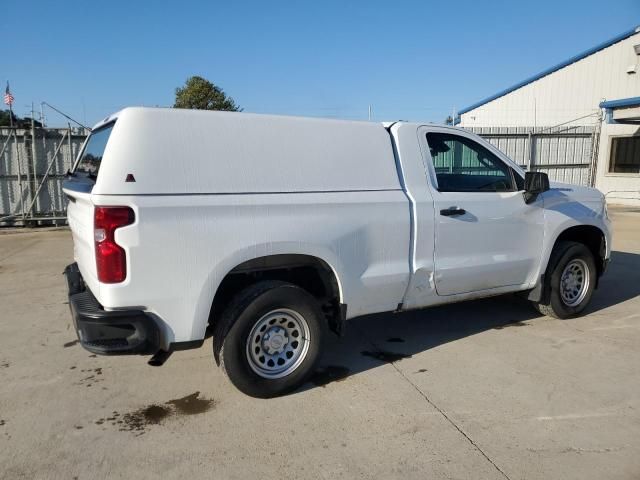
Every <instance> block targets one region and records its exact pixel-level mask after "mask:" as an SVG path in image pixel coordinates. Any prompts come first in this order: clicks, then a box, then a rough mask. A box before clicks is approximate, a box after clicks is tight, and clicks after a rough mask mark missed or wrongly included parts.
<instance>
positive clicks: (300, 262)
mask: <svg viewBox="0 0 640 480" xmlns="http://www.w3.org/2000/svg"><path fill="white" fill-rule="evenodd" d="M262 280H281V281H285V282H289V283H293V284H294V285H297V286H299V287H300V288H303V289H305V290H306V291H307V292H309V293H310V294H312V295H313V296H314V297H316V298H317V299H318V303H319V304H320V307H321V309H322V312H323V313H324V315H325V317H326V318H327V322H328V325H329V327H330V329H331V330H332V331H334V332H335V333H337V334H341V333H342V328H343V322H344V318H345V314H346V306H345V305H342V304H341V303H340V287H339V285H338V280H337V278H336V276H335V274H334V273H333V270H332V269H331V267H329V265H328V264H327V263H326V262H324V261H323V260H321V259H319V258H318V257H314V256H311V255H299V254H284V255H269V256H265V257H258V258H254V259H252V260H249V261H246V262H244V263H241V264H240V265H238V266H236V267H235V268H234V269H233V270H231V271H230V272H229V273H228V274H227V275H226V276H225V277H224V278H223V279H222V282H221V283H220V285H219V286H218V290H217V291H216V294H215V296H214V298H213V303H212V305H211V312H210V313H209V328H210V329H212V327H213V325H214V324H215V321H216V320H217V319H218V318H219V317H220V315H221V314H222V312H223V311H224V309H225V308H226V306H227V305H228V304H229V302H230V301H231V299H232V298H233V297H234V296H235V295H236V294H237V293H239V292H240V291H241V290H243V289H245V288H246V287H248V286H249V285H251V284H253V283H256V282H259V281H262Z"/></svg>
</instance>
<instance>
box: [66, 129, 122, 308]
mask: <svg viewBox="0 0 640 480" xmlns="http://www.w3.org/2000/svg"><path fill="white" fill-rule="evenodd" d="M114 123H115V122H114V121H111V122H109V123H107V124H105V125H103V126H101V127H98V128H96V129H94V130H93V131H92V132H91V135H89V137H88V138H87V141H86V142H85V144H84V146H83V149H82V152H81V153H80V155H79V156H78V160H77V162H76V165H75V166H74V168H73V172H72V173H71V175H70V176H69V177H67V180H66V181H65V182H64V185H63V186H62V188H63V190H64V193H65V194H66V195H67V197H68V199H69V203H68V205H67V220H68V222H69V227H70V228H71V234H72V235H73V257H74V259H75V261H76V262H77V263H78V268H79V269H80V273H81V274H82V277H83V278H84V281H85V283H86V284H87V286H88V287H89V289H90V290H91V291H92V292H93V294H94V295H95V296H99V294H100V292H99V291H98V288H99V286H100V284H99V282H98V273H97V267H96V257H95V244H94V228H93V227H94V226H93V210H94V207H93V202H92V201H91V191H92V190H93V187H94V185H95V183H96V180H97V178H98V175H99V172H100V165H101V164H102V158H103V156H104V153H105V150H106V148H107V142H108V141H109V137H110V135H111V131H112V130H113V126H114Z"/></svg>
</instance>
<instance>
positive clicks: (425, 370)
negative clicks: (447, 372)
mask: <svg viewBox="0 0 640 480" xmlns="http://www.w3.org/2000/svg"><path fill="white" fill-rule="evenodd" d="M428 371H429V370H427V369H426V368H421V369H420V370H418V371H417V372H415V373H424V372H428Z"/></svg>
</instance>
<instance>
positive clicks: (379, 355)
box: [360, 350, 411, 363]
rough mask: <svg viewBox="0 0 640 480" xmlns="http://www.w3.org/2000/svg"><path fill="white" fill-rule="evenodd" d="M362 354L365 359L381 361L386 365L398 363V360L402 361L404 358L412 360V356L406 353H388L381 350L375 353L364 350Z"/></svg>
mask: <svg viewBox="0 0 640 480" xmlns="http://www.w3.org/2000/svg"><path fill="white" fill-rule="evenodd" d="M360 353H361V354H362V355H363V356H365V357H371V358H375V359H376V360H380V361H381V362H386V363H393V362H397V361H398V360H402V359H403V358H411V355H407V354H406V353H398V352H386V351H381V350H379V351H375V352H370V351H368V350H363V351H362V352H360Z"/></svg>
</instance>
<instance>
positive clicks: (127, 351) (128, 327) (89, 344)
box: [64, 263, 162, 355]
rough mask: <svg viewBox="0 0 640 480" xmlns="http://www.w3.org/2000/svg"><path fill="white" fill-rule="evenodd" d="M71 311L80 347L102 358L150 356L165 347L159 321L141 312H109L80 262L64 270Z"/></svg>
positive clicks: (132, 310) (134, 310)
mask: <svg viewBox="0 0 640 480" xmlns="http://www.w3.org/2000/svg"><path fill="white" fill-rule="evenodd" d="M64 274H65V276H66V278H67V285H68V288H69V308H70V309H71V317H72V318H73V325H74V327H75V329H76V333H77V335H78V339H79V340H80V344H81V345H82V346H83V347H84V348H85V349H87V350H89V351H90V352H92V353H97V354H99V355H131V354H141V355H145V354H146V355H150V354H154V353H156V352H158V351H159V350H160V349H161V347H160V345H162V342H161V340H162V337H161V332H160V329H159V328H158V325H157V324H156V322H155V321H154V320H153V318H151V317H150V316H149V315H147V314H146V313H145V312H143V311H142V310H136V309H131V310H116V311H106V310H105V309H104V308H103V307H102V305H100V303H99V302H98V300H96V298H95V297H94V296H93V294H92V293H91V290H89V289H88V288H87V287H86V285H85V283H84V281H83V279H82V275H81V274H80V270H79V269H78V264H77V263H72V264H71V265H68V266H67V268H65V270H64Z"/></svg>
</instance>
